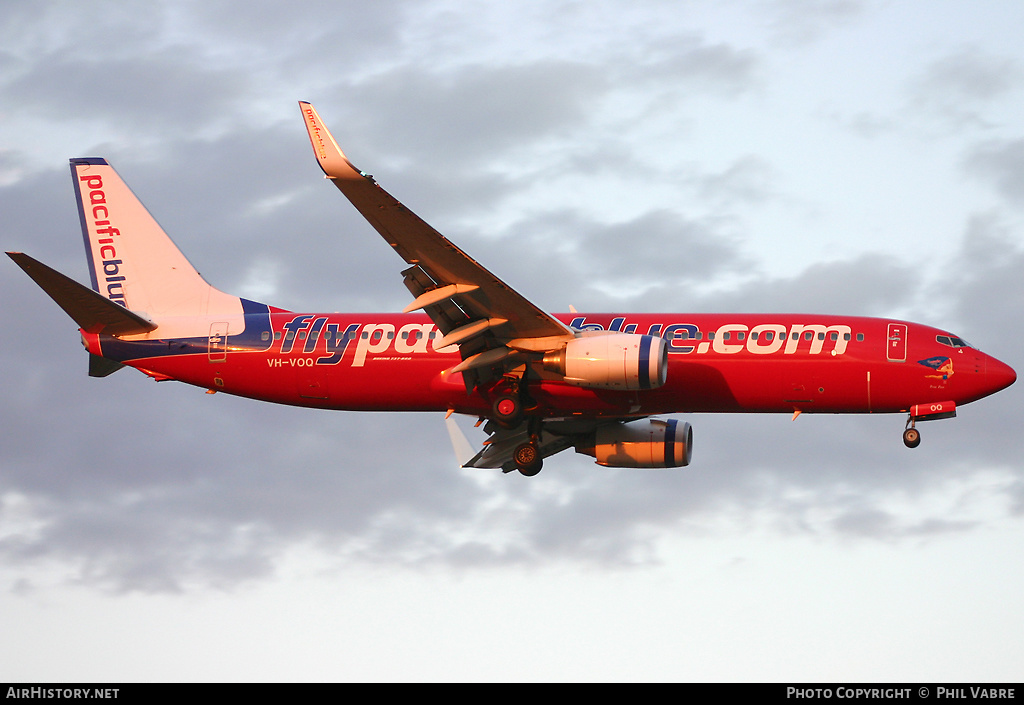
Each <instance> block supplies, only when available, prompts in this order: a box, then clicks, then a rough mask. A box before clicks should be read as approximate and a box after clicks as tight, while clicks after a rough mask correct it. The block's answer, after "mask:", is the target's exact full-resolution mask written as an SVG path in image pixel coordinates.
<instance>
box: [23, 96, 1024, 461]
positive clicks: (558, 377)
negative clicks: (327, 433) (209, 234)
mask: <svg viewBox="0 0 1024 705" xmlns="http://www.w3.org/2000/svg"><path fill="white" fill-rule="evenodd" d="M299 105H300V108H301V110H302V115H303V117H304V119H305V122H306V128H307V130H308V132H309V137H310V141H311V143H312V145H313V152H314V154H315V156H316V159H317V162H318V163H319V164H320V167H321V168H322V169H323V171H324V173H325V174H326V175H327V178H329V179H331V180H332V181H333V182H334V185H335V186H337V187H338V189H339V190H341V192H342V193H343V194H344V195H345V196H346V197H347V198H348V199H349V200H350V201H351V202H352V204H353V205H354V206H355V207H356V208H357V209H358V210H359V212H360V213H362V214H363V216H364V217H365V218H366V219H367V220H368V221H369V222H370V224H371V225H372V226H373V227H374V228H375V229H376V230H377V231H378V232H379V233H380V234H381V235H382V236H383V237H384V239H385V241H387V242H388V243H389V244H390V245H391V246H392V247H393V248H394V249H395V252H397V253H398V254H399V255H400V256H401V257H402V259H404V260H405V262H406V264H407V265H408V267H407V268H406V269H405V270H404V271H403V272H402V275H403V277H404V281H405V286H406V288H408V290H409V291H410V292H411V294H412V297H413V301H412V302H411V303H410V304H409V305H408V306H407V307H406V308H405V311H404V312H403V313H401V314H392V313H386V314H340V313H294V312H292V311H286V310H284V309H280V308H275V307H273V306H268V305H266V304H261V303H257V302H255V301H249V300H247V299H243V298H239V297H237V296H230V295H228V294H225V293H223V292H221V291H219V290H217V289H215V288H213V287H212V286H210V285H209V284H207V283H206V282H205V281H204V280H203V279H202V278H201V277H200V275H199V273H198V272H196V271H195V269H194V268H193V267H192V265H190V264H189V262H188V260H186V259H185V257H184V256H183V255H182V254H181V252H180V251H179V250H178V249H177V247H175V245H174V243H173V242H171V240H170V238H169V237H168V236H167V235H166V234H165V233H164V232H163V230H162V229H161V228H160V226H159V225H157V223H156V221H155V220H153V218H152V216H151V215H150V214H149V212H148V211H147V210H146V209H145V207H144V206H143V205H142V204H141V203H140V202H139V201H138V199H137V198H136V197H135V195H134V194H133V193H132V192H131V190H129V188H128V187H127V186H126V185H125V183H124V182H123V181H122V180H121V178H120V177H119V176H118V175H117V172H115V171H114V169H113V168H112V167H110V166H109V165H108V164H107V162H106V160H104V159H99V158H84V159H72V160H71V174H72V179H73V181H74V185H75V191H76V194H77V198H78V207H79V215H80V217H81V221H82V231H83V234H84V237H85V245H86V254H87V256H88V260H89V268H90V273H91V275H92V287H91V288H89V287H85V286H83V285H81V284H79V283H77V282H75V281H74V280H72V279H69V278H68V277H66V276H64V275H62V274H60V273H59V272H56V271H54V270H53V269H50V268H49V267H47V266H46V265H44V264H42V263H40V262H38V261H36V260H34V259H32V258H31V257H29V256H28V255H25V254H22V253H19V252H9V253H8V255H10V257H11V258H12V259H13V260H14V261H15V262H16V263H17V264H18V265H19V266H21V268H22V269H24V270H25V272H26V273H28V275H29V276H30V277H32V279H33V280H35V282H36V283H37V284H39V286H40V287H42V288H43V290H44V291H45V292H46V293H47V294H49V295H50V297H51V298H53V300H54V301H56V302H57V304H59V305H60V306H61V307H62V308H63V309H64V310H65V311H66V312H67V313H68V314H69V315H70V316H71V318H73V319H74V320H75V322H76V323H77V324H78V326H79V327H80V332H81V336H82V342H83V344H84V345H85V348H86V349H87V350H88V351H89V374H90V375H93V376H96V377H102V376H105V375H108V374H110V373H112V372H114V371H116V370H118V369H120V368H121V367H123V366H125V365H127V366H129V367H134V368H136V369H138V370H140V371H142V372H144V373H145V374H147V375H149V376H150V377H153V378H155V379H157V380H179V381H182V382H187V383H189V384H194V385H197V386H199V387H204V388H206V389H207V390H209V391H210V392H226V393H228V394H236V395H239V396H243V397H251V398H253V399H261V400H265V401H272V402H277V403H281V404H292V405H296V406H308V407H316V408H322V409H347V410H356V411H363V410H373V411H441V412H448V415H449V416H451V414H452V413H457V414H468V415H472V416H475V417H478V418H479V419H480V421H481V422H486V424H485V426H484V430H485V431H486V433H487V434H488V436H489V437H488V439H487V440H486V441H485V442H484V445H483V448H482V450H480V451H479V452H478V453H476V455H475V456H473V457H471V458H469V459H468V460H466V461H465V462H464V466H465V467H477V468H501V469H502V470H503V471H505V472H510V471H512V470H519V472H521V473H522V474H524V475H535V474H536V473H537V472H539V470H540V468H541V463H542V459H543V458H545V457H547V456H550V455H553V454H555V453H558V452H560V451H562V450H565V449H568V448H575V449H576V452H578V453H584V454H587V455H591V456H593V457H594V458H596V460H597V463H598V464H599V465H606V466H612V467H631V468H666V467H682V466H685V465H687V464H688V463H689V462H690V456H691V453H692V438H693V436H692V430H691V427H690V424H689V423H686V422H684V421H680V420H677V419H672V418H668V419H658V418H652V417H655V416H658V415H667V414H679V413H695V412H753V413H786V414H793V415H794V418H795V416H796V415H799V414H801V413H830V414H847V413H857V414H868V413H901V414H906V415H907V423H906V426H905V430H904V432H903V440H904V443H905V444H906V445H907V446H908V447H911V448H913V447H915V446H917V445H918V444H919V443H920V440H921V437H920V434H919V432H918V430H917V429H916V427H915V426H916V422H918V421H924V420H931V419H943V418H950V417H953V416H955V415H956V410H957V406H958V405H963V404H967V403H968V402H972V401H974V400H976V399H981V398H982V397H985V396H987V395H989V394H993V393H995V392H997V391H999V390H1001V389H1004V388H1005V387H1008V386H1009V385H1011V384H1013V382H1014V380H1016V373H1015V372H1014V371H1013V370H1012V369H1011V368H1010V367H1009V366H1007V365H1005V364H1003V363H1002V362H1000V361H999V360H997V359H995V358H994V357H991V356H990V355H986V354H985V353H983V352H981V351H980V350H978V349H977V348H975V347H973V346H972V345H970V344H968V343H966V342H965V341H964V340H963V339H962V338H959V337H957V336H955V335H953V334H951V333H949V332H947V331H944V330H939V329H936V328H931V327H928V326H924V325H920V324H916V323H908V322H905V321H895V320H887V319H878V318H861V317H848V316H831V315H824V314H807V315H796V314H758V315H742V314H688V313H680V314H625V313H616V314H609V313H606V314H580V313H576V312H572V313H569V314H559V315H552V314H549V313H545V312H544V311H542V310H540V309H539V308H537V307H536V306H534V305H533V304H531V303H530V302H529V301H527V300H526V299H525V298H523V297H522V296H520V295H519V294H518V293H516V291H515V290H513V289H512V288H511V287H510V286H508V285H507V284H505V283H504V282H502V281H501V280H499V279H498V278H497V277H495V276H494V275H493V274H491V273H490V272H489V271H488V270H486V269H484V268H483V267H482V266H480V265H479V264H478V263H477V262H476V261H475V260H473V259H472V258H470V257H469V256H468V255H466V254H465V253H464V252H462V250H460V249H459V248H458V247H456V246H455V245H454V244H452V243H451V242H449V241H448V240H447V239H446V238H444V237H443V236H442V235H441V234H439V233H438V232H437V231H435V230H434V229H433V228H431V227H430V226H429V225H427V224H426V223H425V222H423V221H422V220H420V218H418V217H417V216H416V215H415V214H414V213H412V212H411V211H410V210H408V209H407V208H406V207H405V206H403V205H402V204H401V203H399V202H398V201H397V200H395V199H394V198H393V197H392V196H391V195H390V194H388V193H387V192H386V191H384V190H383V189H382V188H381V187H380V186H378V185H377V183H376V182H375V181H374V180H373V178H372V177H370V176H369V175H367V174H365V173H363V172H361V171H359V170H358V169H357V168H355V167H354V166H353V165H352V164H351V162H349V160H348V159H347V158H346V156H345V155H344V153H343V152H342V151H341V149H340V148H339V147H338V145H337V143H336V142H335V141H334V138H333V137H332V136H331V134H330V132H328V130H327V128H326V127H324V125H323V123H322V122H321V120H320V116H319V115H318V114H317V112H316V111H315V110H314V109H313V106H312V105H310V104H309V103H304V102H303V103H300V104H299ZM414 311H422V313H413V312H414ZM449 423H450V430H451V429H452V427H453V426H454V424H452V423H451V421H449ZM478 425H479V424H478Z"/></svg>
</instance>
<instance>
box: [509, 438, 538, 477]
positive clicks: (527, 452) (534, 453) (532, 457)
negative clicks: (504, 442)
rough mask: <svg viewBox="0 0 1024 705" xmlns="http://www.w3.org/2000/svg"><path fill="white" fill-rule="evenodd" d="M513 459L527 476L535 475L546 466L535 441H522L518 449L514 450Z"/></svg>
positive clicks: (520, 470)
mask: <svg viewBox="0 0 1024 705" xmlns="http://www.w3.org/2000/svg"><path fill="white" fill-rule="evenodd" d="M512 460H513V462H515V464H516V467H517V468H518V469H519V472H520V473H522V474H523V475H526V477H533V476H534V475H536V474H537V473H539V472H540V469H541V468H542V467H543V466H544V461H543V460H542V459H541V457H540V451H539V450H538V449H537V446H536V445H534V444H533V443H520V444H519V445H518V446H516V449H515V450H514V451H512Z"/></svg>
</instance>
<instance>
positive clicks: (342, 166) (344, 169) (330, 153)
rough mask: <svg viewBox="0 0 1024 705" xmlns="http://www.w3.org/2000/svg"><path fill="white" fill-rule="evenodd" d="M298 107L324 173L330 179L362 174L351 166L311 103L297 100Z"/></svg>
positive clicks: (314, 152)
mask: <svg viewBox="0 0 1024 705" xmlns="http://www.w3.org/2000/svg"><path fill="white" fill-rule="evenodd" d="M299 109H300V110H301V111H302V118H303V120H304V121H305V123H306V132H308V133H309V142H310V144H311V145H312V146H313V154H314V156H316V160H317V163H318V164H319V165H320V168H321V169H323V171H324V174H326V175H327V177H328V178H330V179H339V178H352V177H354V176H362V175H361V174H360V173H359V170H358V169H356V168H355V167H354V166H352V163H351V162H350V161H349V160H348V157H346V156H345V153H344V152H343V151H342V150H341V147H339V146H338V143H337V142H336V141H335V139H334V135H332V134H331V131H330V130H328V129H327V127H326V126H325V125H324V121H323V120H322V119H321V118H320V114H319V113H317V111H316V108H314V107H313V104H312V103H310V102H308V101H305V100H300V101H299Z"/></svg>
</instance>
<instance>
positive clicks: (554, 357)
mask: <svg viewBox="0 0 1024 705" xmlns="http://www.w3.org/2000/svg"><path fill="white" fill-rule="evenodd" d="M544 369H546V370H549V371H551V372H557V373H558V374H560V375H562V376H563V377H564V378H565V381H566V383H568V384H572V385H575V386H577V387H597V388H599V389H623V390H637V389H657V388H658V387H660V386H661V385H663V384H665V380H666V379H667V378H668V344H667V343H666V342H665V340H664V339H663V338H659V337H657V336H654V335H637V334H635V333H609V334H607V335H587V336H583V337H582V338H576V339H574V340H570V341H569V342H568V343H567V344H566V346H565V347H564V348H562V349H561V350H559V351H557V352H553V353H548V354H547V355H545V356H544Z"/></svg>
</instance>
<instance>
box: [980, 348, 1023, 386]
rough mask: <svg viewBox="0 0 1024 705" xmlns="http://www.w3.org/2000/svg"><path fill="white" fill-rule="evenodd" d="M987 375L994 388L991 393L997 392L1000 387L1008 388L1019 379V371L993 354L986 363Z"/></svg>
mask: <svg viewBox="0 0 1024 705" xmlns="http://www.w3.org/2000/svg"><path fill="white" fill-rule="evenodd" d="M985 377H986V379H987V380H988V384H989V386H990V387H991V389H992V391H991V392H989V394H995V393H996V392H998V391H999V390H1000V389H1006V388H1007V387H1009V386H1010V385H1011V384H1013V383H1014V382H1016V381H1017V373H1016V372H1015V371H1014V370H1013V368H1012V367H1010V366H1009V365H1007V364H1006V363H1005V362H1000V361H999V360H997V359H995V358H994V357H991V356H989V358H988V362H987V364H986V370H985Z"/></svg>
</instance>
